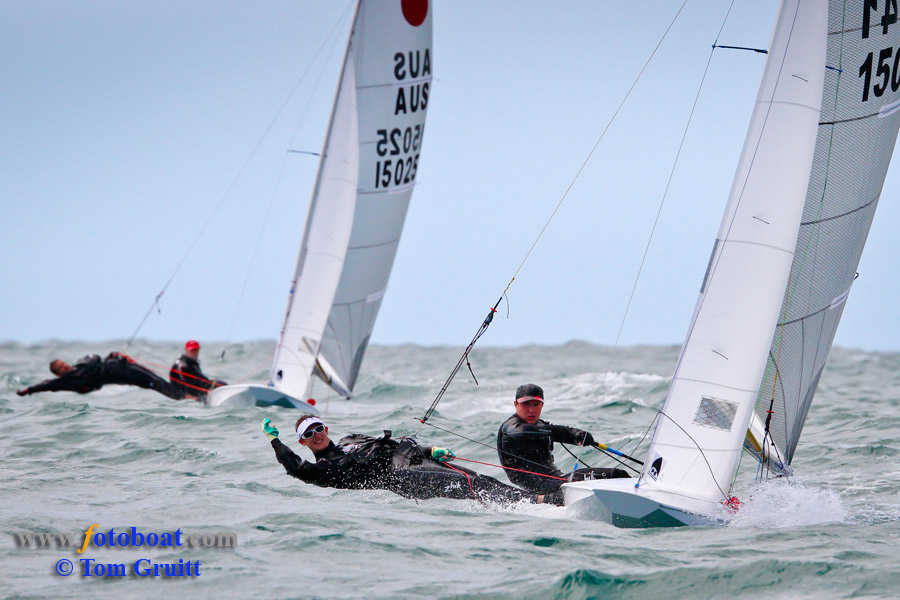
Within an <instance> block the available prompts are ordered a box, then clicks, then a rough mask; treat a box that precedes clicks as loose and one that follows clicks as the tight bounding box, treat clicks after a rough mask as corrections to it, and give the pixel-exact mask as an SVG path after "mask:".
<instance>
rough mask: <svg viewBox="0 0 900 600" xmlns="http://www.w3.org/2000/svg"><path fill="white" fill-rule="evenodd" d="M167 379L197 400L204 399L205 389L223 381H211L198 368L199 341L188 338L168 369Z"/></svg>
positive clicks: (217, 385) (186, 394) (222, 383)
mask: <svg viewBox="0 0 900 600" xmlns="http://www.w3.org/2000/svg"><path fill="white" fill-rule="evenodd" d="M169 381H171V382H172V385H174V386H176V387H177V388H179V389H181V390H182V391H183V392H184V395H185V397H186V398H194V399H196V400H199V401H201V402H202V401H204V400H206V390H209V389H212V388H214V387H219V386H222V385H227V384H226V383H225V382H224V381H211V380H210V378H209V377H207V376H206V375H204V374H203V371H201V370H200V342H198V341H197V340H188V341H187V342H186V343H185V345H184V354H182V355H181V357H180V358H179V359H178V360H176V361H175V364H173V365H172V368H171V369H170V370H169Z"/></svg>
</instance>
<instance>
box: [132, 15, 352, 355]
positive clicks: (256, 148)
mask: <svg viewBox="0 0 900 600" xmlns="http://www.w3.org/2000/svg"><path fill="white" fill-rule="evenodd" d="M351 5H352V3H351V4H349V5H348V7H347V8H345V9H344V12H343V13H342V14H341V17H340V18H339V19H338V20H337V22H336V23H335V24H334V26H333V27H332V28H331V31H330V32H329V33H328V36H326V38H325V40H324V41H323V42H322V45H321V46H319V49H318V50H316V53H315V54H314V55H313V58H312V59H311V60H310V62H309V64H308V65H307V67H306V69H305V70H304V71H303V73H302V74H301V75H300V78H299V79H298V80H297V83H295V84H294V87H293V88H292V89H291V92H290V93H289V94H288V96H287V98H286V99H285V100H284V102H283V103H282V104H281V107H280V108H279V109H278V111H277V112H276V113H275V116H274V117H273V118H272V120H271V121H270V122H269V125H268V126H267V127H266V129H265V131H264V132H263V133H262V135H261V136H260V137H259V139H258V140H257V142H256V144H255V145H254V146H253V149H252V150H251V151H250V154H249V155H248V156H247V158H246V159H245V160H244V163H243V165H241V168H240V169H238V172H237V174H236V175H235V176H234V178H233V179H232V180H231V183H230V184H229V185H228V187H227V188H226V190H225V193H224V194H222V197H221V198H220V199H219V201H218V203H217V204H216V206H215V207H214V208H213V210H212V212H211V213H210V214H209V216H208V217H207V218H206V220H205V221H204V223H203V226H202V227H201V228H200V230H199V231H198V232H197V235H196V236H195V237H194V240H193V241H192V242H191V244H190V246H188V249H187V251H186V252H185V253H184V255H183V256H182V258H181V261H180V262H179V263H178V264H177V265H176V267H175V270H174V271H172V274H171V275H170V276H169V279H168V280H167V281H166V283H165V285H163V287H162V289H161V290H160V291H159V293H158V294H157V295H156V297H155V298H154V299H153V302H152V303H151V304H150V308H148V309H147V312H146V313H145V314H144V317H143V318H142V319H141V321H140V323H138V326H137V327H136V328H135V330H134V333H132V334H131V337H130V338H128V341H127V342H126V343H125V349H127V348H128V347H129V346H131V344H132V342H133V341H134V339H135V338H136V337H137V334H138V332H140V330H141V328H142V327H143V326H144V324H145V323H146V322H147V319H148V318H149V317H150V315H151V314H152V313H153V309H154V308H156V309H157V312H158V313H160V314H161V313H162V309H161V307H160V304H159V301H160V299H162V297H163V295H164V294H165V293H166V290H167V289H168V288H169V285H170V284H171V283H172V281H173V280H174V279H175V276H176V275H177V274H178V272H179V271H180V270H181V267H182V266H183V265H184V263H185V262H186V261H187V259H188V257H189V256H190V255H191V253H192V252H193V251H194V248H195V247H196V245H197V243H198V242H199V241H200V238H202V237H203V235H204V233H206V230H207V229H208V228H209V225H210V223H212V221H213V218H214V217H215V216H216V214H218V212H219V210H220V209H221V208H222V206H223V205H224V204H225V200H226V199H227V198H228V197H229V196H230V195H231V191H232V190H233V189H234V187H235V185H236V184H237V182H238V180H240V178H241V176H242V175H243V174H244V171H246V169H247V167H248V166H249V165H250V162H251V161H252V160H253V157H254V156H256V153H257V152H258V151H259V148H260V146H262V143H263V140H265V139H266V137H268V135H269V132H271V131H272V128H273V127H274V126H275V123H276V122H277V121H278V119H279V118H280V116H281V114H282V113H283V112H284V110H285V109H286V108H287V106H288V104H289V103H290V100H291V98H293V97H294V94H296V92H297V90H298V89H299V88H300V84H301V83H303V80H304V79H306V76H307V75H308V74H309V72H310V70H311V69H312V66H313V64H315V62H316V60H317V59H318V57H319V55H320V54H321V53H322V50H323V49H324V48H325V46H326V45H327V44H328V41H329V39H331V38H333V36H334V32H335V30H336V29H337V27H338V25H339V24H340V23H341V22H343V21H344V19H345V16H346V13H347V10H348V9H349V7H350V6H351ZM332 43H333V42H332Z"/></svg>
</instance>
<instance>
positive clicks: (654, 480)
mask: <svg viewBox="0 0 900 600" xmlns="http://www.w3.org/2000/svg"><path fill="white" fill-rule="evenodd" d="M898 111H900V23H897V3H896V2H895V1H893V0H885V1H881V0H869V1H867V2H856V1H854V2H847V1H845V0H830V1H829V2H823V1H822V0H783V2H782V5H781V7H780V9H779V14H778V20H777V23H776V25H775V31H774V34H773V37H772V41H771V44H770V47H769V53H768V58H767V61H766V67H765V69H764V72H763V77H762V83H761V85H760V88H759V93H758V96H757V101H756V105H755V108H754V111H753V115H752V117H751V121H750V126H749V130H748V132H747V136H746V139H745V143H744V147H743V150H742V154H741V157H740V160H739V163H738V167H737V172H736V174H735V178H734V183H733V185H732V188H731V192H730V195H729V197H728V202H727V204H726V207H725V214H724V216H723V218H722V224H721V227H720V229H719V232H718V235H717V237H716V240H715V243H714V246H713V250H712V255H711V257H710V259H709V264H708V266H707V270H706V274H705V276H704V279H703V283H702V285H701V288H700V295H699V299H698V301H697V304H696V308H695V310H694V313H693V316H692V318H691V321H690V325H689V327H688V333H687V337H686V339H685V342H684V345H683V346H682V350H681V353H680V356H679V358H678V362H677V365H676V368H675V373H674V375H673V379H672V382H671V384H670V387H669V389H668V392H667V395H666V399H665V402H664V404H663V407H662V409H661V410H660V412H659V413H658V415H657V417H656V422H655V429H654V433H653V437H652V439H651V442H650V446H649V449H648V453H647V457H646V459H645V460H644V466H643V468H642V471H641V473H640V475H639V476H638V477H635V478H627V479H612V480H603V481H586V482H579V483H568V484H564V485H563V490H564V494H565V502H566V505H567V506H569V507H571V509H572V510H573V511H574V512H575V514H576V515H580V516H583V517H586V518H596V519H602V520H605V521H608V522H611V523H612V524H614V525H617V526H621V527H651V526H679V525H710V524H716V523H720V522H722V520H723V519H724V518H726V517H727V510H722V508H723V504H724V505H726V507H727V506H729V505H730V507H731V508H732V509H733V507H734V506H735V504H736V503H735V502H734V501H733V497H732V484H733V482H734V479H735V476H736V473H737V469H738V465H739V459H740V457H741V452H742V447H746V449H747V450H748V451H750V453H751V454H752V455H753V456H754V457H756V458H757V459H758V460H760V461H761V463H762V465H763V466H764V467H765V469H767V470H768V472H769V473H772V474H775V475H780V474H790V472H791V466H790V465H791V461H792V459H793V456H794V452H795V450H796V448H797V442H798V439H799V437H800V433H801V431H802V428H803V423H804V421H805V420H806V416H807V413H808V412H809V408H810V405H811V403H812V401H813V396H814V395H815V391H816V388H817V386H818V383H819V379H820V377H821V375H822V371H823V369H824V367H825V362H826V359H827V357H828V353H829V350H830V348H831V344H832V341H833V340H834V335H835V332H836V330H837V326H838V322H839V321H840V318H841V313H842V311H843V307H844V304H845V302H846V299H847V297H848V294H849V292H850V287H851V285H852V283H853V281H854V279H855V276H856V268H857V266H858V264H859V259H860V256H861V254H862V250H863V246H864V244H865V240H866V237H867V235H868V231H869V227H870V225H871V223H872V218H873V216H874V212H875V207H876V205H877V203H878V199H879V196H880V195H881V189H882V186H883V183H884V179H885V175H886V173H887V168H888V165H889V163H890V159H891V155H892V153H893V149H894V145H895V142H896V138H897V130H898V126H900V114H898ZM764 472H765V471H764Z"/></svg>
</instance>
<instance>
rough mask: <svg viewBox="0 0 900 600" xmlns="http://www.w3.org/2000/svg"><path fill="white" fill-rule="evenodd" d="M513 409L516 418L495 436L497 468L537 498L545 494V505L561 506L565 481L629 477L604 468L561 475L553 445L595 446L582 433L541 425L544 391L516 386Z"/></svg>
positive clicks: (512, 418) (533, 387)
mask: <svg viewBox="0 0 900 600" xmlns="http://www.w3.org/2000/svg"><path fill="white" fill-rule="evenodd" d="M515 406H516V414H514V415H513V416H511V417H510V418H508V419H507V420H506V421H504V422H503V425H501V426H500V430H499V431H498V432H497V454H499V455H500V464H501V465H503V466H504V467H507V469H506V475H507V476H508V477H509V480H510V481H512V482H513V483H515V484H516V485H518V486H519V487H521V488H524V489H526V490H529V491H532V492H535V493H537V494H547V495H548V497H547V501H548V502H553V503H555V504H562V501H563V497H562V492H561V490H560V487H561V486H562V484H563V483H565V482H566V481H582V480H584V479H609V478H613V477H628V476H629V475H628V473H627V472H626V471H623V470H622V469H604V468H585V469H578V470H576V471H574V472H573V473H570V474H569V475H568V476H567V475H565V474H563V472H562V471H560V470H559V469H558V468H557V467H556V464H555V463H554V462H553V442H559V443H560V444H575V445H578V446H596V442H595V441H594V437H593V436H592V435H591V434H590V433H588V432H587V431H582V430H581V429H576V428H574V427H566V426H565V425H553V424H552V423H548V422H546V421H543V420H542V419H541V418H540V417H541V410H543V408H544V390H542V389H541V387H540V386H537V385H535V384H533V383H526V384H525V385H520V386H519V388H518V389H517V390H516V400H515ZM512 469H521V470H522V471H531V472H533V473H540V475H535V474H532V473H523V472H522V471H514V470H512ZM543 475H549V477H544V476H543Z"/></svg>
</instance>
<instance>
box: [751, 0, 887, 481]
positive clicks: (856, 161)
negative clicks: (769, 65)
mask: <svg viewBox="0 0 900 600" xmlns="http://www.w3.org/2000/svg"><path fill="white" fill-rule="evenodd" d="M826 65H827V66H828V67H831V68H829V69H828V70H827V71H826V73H825V87H824V90H823V93H822V113H821V117H820V119H819V121H820V122H819V132H818V137H817V139H816V152H815V156H814V158H813V167H812V173H811V176H810V180H809V188H808V190H807V193H806V204H805V205H804V207H803V219H802V223H801V225H800V233H799V235H798V236H797V243H796V250H795V252H794V261H793V264H792V265H791V276H790V280H789V282H788V286H787V290H786V291H785V293H784V300H783V302H782V308H781V314H780V317H779V321H778V325H777V328H776V330H775V336H774V339H773V341H772V345H771V348H770V350H769V357H768V364H767V365H766V371H765V375H764V377H763V379H762V385H761V386H760V390H759V398H758V400H757V403H756V414H757V417H758V419H759V422H760V423H763V424H765V422H766V419H767V418H768V417H769V415H771V420H770V422H769V428H768V437H767V438H766V442H769V441H774V444H775V451H773V449H772V448H771V447H770V448H769V449H768V451H767V453H766V455H767V456H768V461H767V463H768V465H769V467H770V469H772V470H774V471H780V470H782V468H786V467H788V466H789V465H790V463H791V460H792V459H793V456H794V451H795V450H796V448H797V441H798V439H799V437H800V432H801V431H802V429H803V423H804V422H805V420H806V415H807V413H808V412H809V407H810V405H811V403H812V400H813V396H814V394H815V392H816V387H817V386H818V384H819V378H820V377H821V375H822V370H823V369H824V368H825V361H826V360H827V358H828V352H829V350H830V349H831V344H832V341H833V340H834V336H835V332H836V331H837V327H838V323H839V322H840V319H841V314H842V313H843V310H844V305H845V301H846V300H847V296H848V294H849V292H850V287H851V286H852V285H853V281H854V279H855V277H856V268H857V266H858V265H859V259H860V256H861V255H862V250H863V245H864V244H865V242H866V237H867V236H868V233H869V227H870V225H871V224H872V218H873V217H874V214H875V208H876V206H877V205H878V199H879V197H880V196H881V188H882V185H883V184H884V178H885V175H886V174H887V169H888V165H889V164H890V159H891V153H892V151H893V148H894V145H895V143H896V140H897V129H898V126H900V118H898V116H897V115H894V111H896V110H898V109H900V92H898V90H900V23H897V6H896V3H895V2H890V1H886V2H882V1H879V2H844V1H837V0H832V2H831V3H830V11H829V23H828V50H827V59H826ZM770 410H771V411H772V412H771V413H770V412H769V411H770ZM763 436H764V437H766V436H765V433H763Z"/></svg>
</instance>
